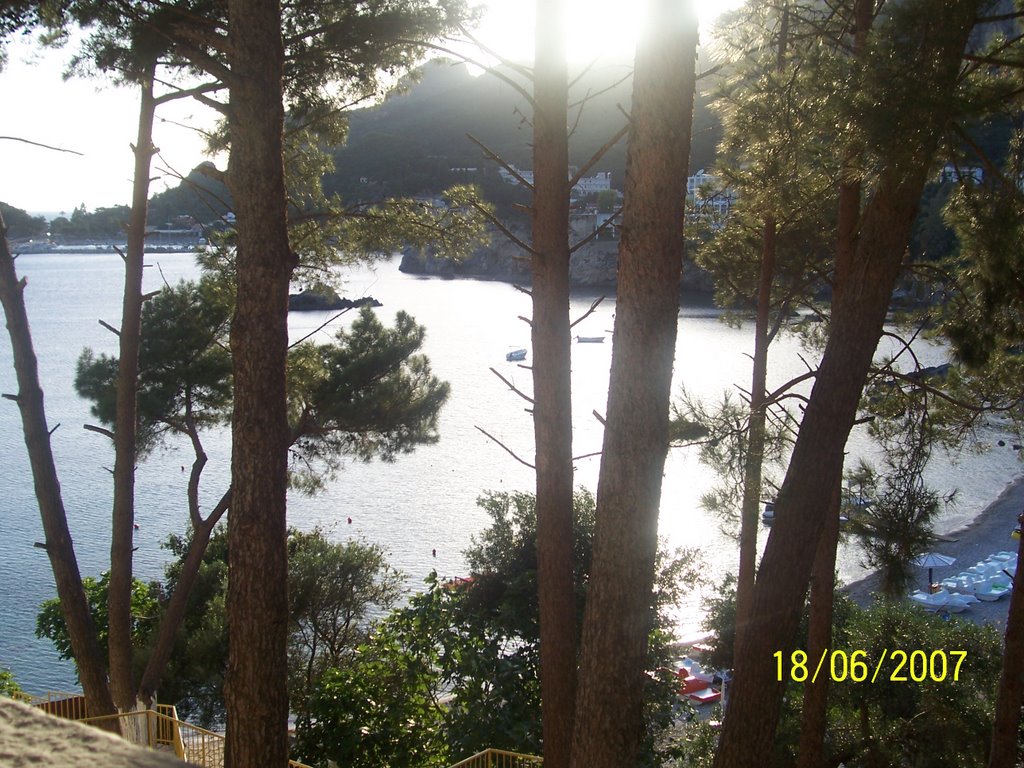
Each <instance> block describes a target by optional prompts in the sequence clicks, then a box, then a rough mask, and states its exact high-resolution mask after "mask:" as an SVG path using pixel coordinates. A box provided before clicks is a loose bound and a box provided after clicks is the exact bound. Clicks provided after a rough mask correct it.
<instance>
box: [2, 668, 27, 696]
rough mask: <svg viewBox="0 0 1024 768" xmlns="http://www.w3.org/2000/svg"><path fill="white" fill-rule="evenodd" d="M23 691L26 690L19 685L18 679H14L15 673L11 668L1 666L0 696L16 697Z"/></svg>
mask: <svg viewBox="0 0 1024 768" xmlns="http://www.w3.org/2000/svg"><path fill="white" fill-rule="evenodd" d="M23 693H25V691H24V690H23V689H22V687H21V686H20V685H18V681H17V680H15V679H14V673H13V672H11V670H9V669H4V668H3V667H0V696H6V697H7V698H14V697H15V696H17V695H18V694H23Z"/></svg>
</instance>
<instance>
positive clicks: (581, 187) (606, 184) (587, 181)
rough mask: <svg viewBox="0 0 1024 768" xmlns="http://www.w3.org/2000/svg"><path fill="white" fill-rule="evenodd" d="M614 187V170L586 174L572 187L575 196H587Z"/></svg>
mask: <svg viewBox="0 0 1024 768" xmlns="http://www.w3.org/2000/svg"><path fill="white" fill-rule="evenodd" d="M611 188H612V172H611V171H602V172H601V173H596V174H594V175H593V176H584V177H583V178H582V179H580V180H579V181H577V182H576V184H575V185H574V186H573V188H572V194H573V196H574V197H586V196H587V195H592V194H597V193H598V192H605V191H607V190H609V189H611Z"/></svg>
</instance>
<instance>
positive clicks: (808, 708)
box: [797, 478, 843, 768]
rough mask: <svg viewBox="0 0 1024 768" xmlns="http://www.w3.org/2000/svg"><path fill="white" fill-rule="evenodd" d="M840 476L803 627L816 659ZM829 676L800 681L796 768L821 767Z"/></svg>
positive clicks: (828, 627)
mask: <svg viewBox="0 0 1024 768" xmlns="http://www.w3.org/2000/svg"><path fill="white" fill-rule="evenodd" d="M842 496H843V483H842V479H841V478H840V481H839V482H838V483H836V486H835V488H834V489H833V490H832V497H831V499H830V500H829V505H828V506H829V508H828V512H827V515H828V517H827V518H826V520H825V530H824V531H823V532H822V534H821V540H820V541H819V542H818V551H817V553H815V556H814V569H813V570H812V571H811V599H810V618H809V620H808V629H807V655H808V657H809V658H812V659H820V658H821V657H822V654H824V653H826V651H827V650H828V649H829V648H831V647H832V613H833V607H834V603H835V589H836V549H837V548H838V545H839V515H840V506H841V504H842ZM828 684H829V675H820V676H819V677H818V679H817V680H816V681H808V682H807V683H805V684H804V706H803V712H802V713H801V720H800V746H799V750H798V757H797V768H824V765H825V729H826V726H827V724H828Z"/></svg>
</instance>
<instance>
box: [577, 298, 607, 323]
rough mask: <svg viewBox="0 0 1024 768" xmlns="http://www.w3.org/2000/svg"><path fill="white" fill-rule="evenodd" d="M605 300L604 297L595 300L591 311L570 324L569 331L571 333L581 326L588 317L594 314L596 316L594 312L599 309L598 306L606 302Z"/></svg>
mask: <svg viewBox="0 0 1024 768" xmlns="http://www.w3.org/2000/svg"><path fill="white" fill-rule="evenodd" d="M604 299H605V297H604V296H598V297H597V298H596V299H594V303H593V304H591V305H590V309H588V310H587V311H586V312H584V313H583V314H582V315H580V316H579V317H578V318H576V319H575V320H574V321H573V322H571V323H569V330H570V331H571V330H572V329H573V328H575V327H576V326H577V325H579V324H580V323H582V322H583V321H584V320H586V319H587V318H588V317H590V316H591V315H592V314H594V310H596V309H597V307H598V305H599V304H600V303H601V302H602V301H604Z"/></svg>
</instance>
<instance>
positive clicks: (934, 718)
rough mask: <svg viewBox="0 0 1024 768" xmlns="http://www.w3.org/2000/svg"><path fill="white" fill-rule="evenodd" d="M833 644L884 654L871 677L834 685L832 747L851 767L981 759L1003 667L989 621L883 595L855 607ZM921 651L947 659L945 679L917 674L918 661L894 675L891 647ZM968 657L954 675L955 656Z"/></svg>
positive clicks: (937, 767) (938, 765)
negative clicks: (926, 610)
mask: <svg viewBox="0 0 1024 768" xmlns="http://www.w3.org/2000/svg"><path fill="white" fill-rule="evenodd" d="M835 642H836V645H837V647H844V648H849V649H851V650H852V649H861V650H864V651H866V652H867V658H868V659H869V660H871V661H875V662H877V660H879V659H881V658H882V654H883V652H885V653H886V654H887V658H889V661H888V662H886V663H885V665H884V669H883V672H882V674H880V675H879V676H878V679H877V680H875V681H874V682H873V683H872V682H871V681H870V678H869V680H867V681H865V682H863V683H852V682H849V681H847V682H846V683H843V684H841V685H835V686H833V688H832V704H831V709H830V714H831V720H830V726H829V735H830V738H829V739H828V740H827V743H828V742H831V748H832V750H833V752H834V753H835V754H836V755H843V756H844V758H845V759H844V762H845V764H846V765H847V766H850V768H855V767H859V766H863V767H864V768H875V767H876V766H878V767H883V766H894V767H895V766H907V765H912V766H918V767H920V768H947V767H948V768H953V767H954V766H956V767H960V766H965V767H966V766H983V765H985V764H986V757H985V756H986V754H987V751H988V744H989V740H990V739H991V737H992V717H993V709H994V701H995V691H996V686H997V684H998V680H999V671H1000V669H1001V666H1002V642H1001V638H1000V637H999V633H998V632H997V631H996V630H995V628H994V627H991V626H979V625H977V624H974V623H972V622H969V621H962V620H959V619H956V618H953V619H951V620H944V618H943V617H940V616H937V615H934V614H926V613H923V612H921V611H920V610H917V609H915V608H912V607H910V606H908V605H906V604H901V603H891V602H888V601H881V602H879V603H876V604H875V605H873V606H872V607H871V608H868V609H856V610H854V611H853V614H852V616H851V618H850V621H849V623H848V624H847V625H846V626H845V627H844V628H843V629H842V630H841V633H840V634H839V635H838V636H837V640H836V641H835ZM896 649H902V650H905V651H906V652H907V653H908V654H910V653H911V652H912V651H914V650H922V651H924V653H925V654H926V655H927V656H928V658H929V659H931V658H932V655H933V653H934V654H936V656H935V659H936V664H937V665H938V666H937V670H938V671H941V661H940V660H939V657H940V656H945V657H946V659H947V661H948V667H947V670H948V672H947V675H946V676H945V678H944V679H938V677H936V678H935V679H933V678H932V675H931V673H930V668H929V673H928V674H927V675H924V678H925V679H924V680H921V681H920V682H917V681H915V679H914V676H915V675H916V676H917V677H921V675H920V672H921V667H920V662H919V661H918V662H917V664H916V666H915V667H914V674H911V669H910V667H909V665H908V666H907V667H904V668H903V669H902V670H901V671H902V673H904V674H905V675H906V679H905V680H892V679H891V678H892V674H893V672H894V671H895V668H896V665H897V660H896V659H893V657H892V652H893V651H894V650H896ZM950 651H965V652H966V653H967V656H966V657H965V660H964V663H963V664H962V666H961V667H960V670H959V679H957V680H954V679H953V671H954V670H953V667H954V665H955V662H956V659H955V658H954V657H953V656H952V655H951V654H950Z"/></svg>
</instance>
